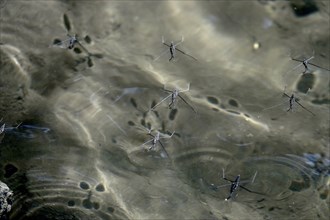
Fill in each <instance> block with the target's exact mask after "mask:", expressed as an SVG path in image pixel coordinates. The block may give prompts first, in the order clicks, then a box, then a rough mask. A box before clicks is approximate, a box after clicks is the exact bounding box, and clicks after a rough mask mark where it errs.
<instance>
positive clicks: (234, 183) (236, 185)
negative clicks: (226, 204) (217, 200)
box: [222, 169, 264, 201]
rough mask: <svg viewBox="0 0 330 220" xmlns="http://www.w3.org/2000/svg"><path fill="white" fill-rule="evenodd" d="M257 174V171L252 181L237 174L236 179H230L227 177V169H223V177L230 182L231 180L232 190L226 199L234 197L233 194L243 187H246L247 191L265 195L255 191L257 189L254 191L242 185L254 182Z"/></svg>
mask: <svg viewBox="0 0 330 220" xmlns="http://www.w3.org/2000/svg"><path fill="white" fill-rule="evenodd" d="M256 176H257V172H255V174H254V176H253V178H252V180H251V181H249V180H247V181H241V176H240V175H237V176H236V178H235V180H230V179H228V178H226V177H225V170H224V169H222V178H223V179H224V180H226V181H228V182H230V191H229V196H228V197H227V198H226V199H225V200H226V201H228V200H229V199H231V198H232V197H233V195H234V194H235V193H236V192H237V191H238V189H239V188H242V189H244V190H245V191H248V192H250V193H255V194H259V195H264V194H262V193H259V192H255V191H252V190H249V189H248V188H246V187H244V186H242V185H241V184H244V183H254V180H255V178H256Z"/></svg>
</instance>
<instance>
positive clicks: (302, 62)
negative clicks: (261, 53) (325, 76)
mask: <svg viewBox="0 0 330 220" xmlns="http://www.w3.org/2000/svg"><path fill="white" fill-rule="evenodd" d="M314 58H315V57H314V52H313V55H312V56H311V57H309V58H307V59H303V60H301V59H296V58H293V57H291V60H293V61H296V62H299V63H300V64H298V65H297V66H295V67H293V68H292V69H291V70H289V71H288V72H287V73H285V74H284V75H286V74H288V73H290V72H292V71H293V70H296V69H297V68H299V67H300V66H302V65H303V66H304V68H305V69H304V71H303V72H302V74H307V73H311V72H312V71H311V70H310V68H309V67H308V66H309V65H312V66H315V67H317V68H320V69H323V70H326V71H330V70H329V69H327V68H324V67H321V66H319V65H316V64H314V63H311V62H310V61H311V60H312V59H314Z"/></svg>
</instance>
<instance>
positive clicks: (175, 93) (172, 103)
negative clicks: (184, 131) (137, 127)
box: [150, 84, 197, 113]
mask: <svg viewBox="0 0 330 220" xmlns="http://www.w3.org/2000/svg"><path fill="white" fill-rule="evenodd" d="M163 90H164V91H165V92H167V93H170V94H169V95H168V96H166V97H165V98H163V99H162V100H161V101H160V102H158V103H157V104H156V105H154V106H153V107H152V108H151V109H150V110H151V111H153V110H155V108H156V107H157V106H158V105H160V104H161V103H162V102H164V101H165V100H167V99H168V98H171V101H170V103H169V105H168V107H169V108H170V109H174V108H175V106H176V102H177V98H178V97H179V98H180V99H181V100H182V101H183V102H184V103H185V104H186V105H188V106H189V107H190V108H191V110H192V111H193V112H195V113H197V112H196V110H195V109H194V108H193V107H192V106H191V105H190V104H189V103H188V102H187V101H186V100H185V99H184V98H183V97H182V96H181V95H180V93H184V92H188V91H189V90H190V84H188V88H187V89H184V90H178V89H174V90H173V91H171V90H167V89H165V88H164V89H163Z"/></svg>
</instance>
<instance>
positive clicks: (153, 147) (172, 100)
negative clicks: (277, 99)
mask: <svg viewBox="0 0 330 220" xmlns="http://www.w3.org/2000/svg"><path fill="white" fill-rule="evenodd" d="M65 18H66V17H65ZM66 19H68V18H66ZM67 23H68V21H67ZM66 27H67V30H68V31H69V30H70V25H68V24H66ZM85 40H86V39H85ZM183 42H184V38H183V37H182V38H181V40H180V41H178V42H176V43H174V42H173V41H171V42H170V43H167V42H166V41H165V39H164V37H162V45H164V46H165V47H166V49H165V50H164V51H162V52H161V53H160V55H158V56H156V57H155V58H154V61H157V60H159V58H160V57H162V56H164V55H166V54H169V55H170V56H169V61H170V62H171V61H173V60H175V59H176V57H177V52H178V53H180V54H182V55H184V56H186V57H189V58H190V59H192V60H194V61H198V59H197V58H195V57H194V56H192V55H191V54H189V53H186V52H185V51H183V50H182V49H180V48H178V46H179V45H181V44H182V43H183ZM76 46H78V47H79V48H80V49H81V50H82V51H83V52H84V53H85V54H86V55H87V62H88V65H89V66H91V65H92V60H91V57H93V56H94V57H97V58H102V56H101V55H99V54H93V53H90V52H89V50H88V49H87V48H86V47H85V46H84V45H83V43H82V39H80V38H79V37H78V36H77V35H76V34H75V35H70V34H67V39H65V40H55V41H54V42H53V44H51V45H50V47H58V48H63V49H68V50H74V49H75V48H76ZM81 50H80V51H81ZM291 59H292V61H294V62H299V64H298V65H297V66H295V67H294V68H292V69H291V70H290V71H288V72H287V73H285V74H288V73H290V72H292V71H294V70H296V69H298V68H299V67H301V66H303V67H304V71H303V73H302V74H309V73H311V72H312V70H311V68H310V66H314V67H317V68H320V69H323V70H326V71H329V69H327V68H324V67H321V66H319V65H316V64H314V63H311V60H312V59H314V55H313V56H311V57H309V58H307V59H303V60H301V59H296V58H292V57H291ZM163 91H164V92H166V93H168V95H167V96H165V97H164V98H163V99H161V101H159V102H158V103H156V104H154V105H153V106H152V107H151V108H150V109H149V110H148V111H147V112H150V111H155V109H156V108H157V107H159V106H160V105H161V104H162V103H164V102H165V101H167V100H169V104H168V108H169V109H175V108H176V106H177V102H178V100H181V101H182V102H183V103H185V105H187V106H188V107H189V108H190V109H191V111H192V112H193V113H194V114H197V111H196V110H195V108H194V107H193V106H192V105H191V104H189V102H187V100H186V99H185V98H184V97H183V96H182V94H183V93H186V92H188V91H190V83H189V84H188V86H187V88H186V89H182V90H180V89H174V90H168V89H165V88H163ZM283 97H284V98H285V99H286V100H285V103H286V105H287V109H286V111H287V112H289V111H293V109H294V108H295V107H296V106H297V105H298V106H299V107H301V108H302V109H304V110H305V111H307V112H308V113H310V114H311V115H313V116H315V115H316V114H315V113H313V112H312V111H311V110H309V109H308V108H306V107H305V106H303V105H302V103H301V102H300V100H299V99H298V98H297V97H296V95H295V94H294V93H292V94H290V93H287V92H286V91H284V92H283ZM117 100H118V99H117ZM117 100H116V101H117ZM282 104H283V103H280V104H277V105H274V106H271V107H269V108H265V109H263V110H262V111H267V110H268V109H272V108H275V107H277V106H278V105H282ZM108 117H110V116H108ZM110 119H111V118H110ZM111 120H112V119H111ZM31 129H32V130H35V129H37V130H41V131H43V132H48V131H49V129H48V128H43V127H37V126H31V125H18V126H17V127H6V126H5V124H3V125H1V127H0V134H1V133H15V132H17V133H18V130H20V132H22V130H25V131H30V130H31ZM147 134H148V135H149V136H150V137H151V139H149V140H147V141H146V142H144V143H143V144H141V145H140V146H141V147H146V151H157V149H160V151H161V156H162V157H164V158H169V157H170V155H169V154H168V153H167V151H166V148H165V146H164V144H163V143H162V141H161V140H162V139H169V138H171V137H172V136H173V135H174V134H175V132H174V131H173V132H172V133H171V134H163V133H161V132H159V131H156V132H155V133H154V134H152V132H151V130H150V129H148V132H147ZM256 176H257V172H255V174H254V176H253V177H252V180H244V181H242V180H241V176H240V175H237V176H236V178H235V179H234V180H231V179H228V178H227V177H225V172H224V169H223V172H222V179H223V180H225V181H227V182H228V184H225V185H220V186H216V185H214V184H210V185H209V187H210V188H211V189H213V190H217V189H219V188H221V187H226V186H230V190H229V195H228V197H226V199H225V200H230V199H232V198H233V197H234V195H235V194H236V192H237V191H238V190H239V189H243V190H245V191H248V192H250V193H256V194H261V195H263V194H262V193H259V192H255V191H252V190H250V189H248V188H246V187H245V186H243V185H244V184H247V183H253V182H254V181H255V178H256Z"/></svg>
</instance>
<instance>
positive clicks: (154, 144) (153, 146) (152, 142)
mask: <svg viewBox="0 0 330 220" xmlns="http://www.w3.org/2000/svg"><path fill="white" fill-rule="evenodd" d="M174 133H175V131H173V132H172V134H171V135H167V136H164V135H163V136H161V133H160V132H159V131H157V133H156V135H153V134H151V130H148V135H149V136H151V137H152V139H150V140H148V141H146V142H144V143H143V144H142V145H141V146H144V145H146V144H149V143H150V146H149V147H148V148H147V151H151V150H155V149H156V147H157V144H158V143H159V145H160V147H161V150H162V152H164V153H165V157H166V158H169V155H168V153H167V151H166V150H165V147H164V145H163V143H162V142H161V141H160V139H168V138H171V137H172V136H173V135H174Z"/></svg>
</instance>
